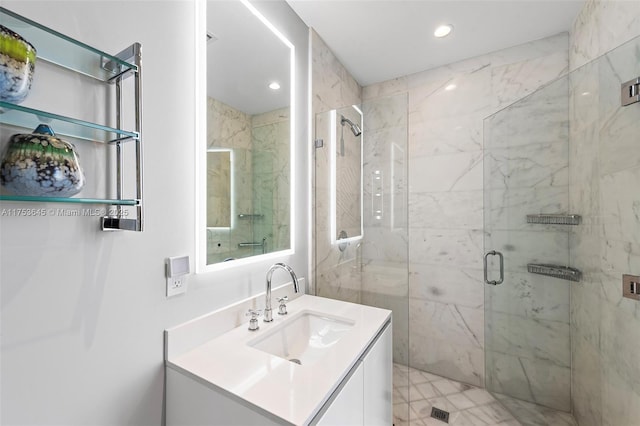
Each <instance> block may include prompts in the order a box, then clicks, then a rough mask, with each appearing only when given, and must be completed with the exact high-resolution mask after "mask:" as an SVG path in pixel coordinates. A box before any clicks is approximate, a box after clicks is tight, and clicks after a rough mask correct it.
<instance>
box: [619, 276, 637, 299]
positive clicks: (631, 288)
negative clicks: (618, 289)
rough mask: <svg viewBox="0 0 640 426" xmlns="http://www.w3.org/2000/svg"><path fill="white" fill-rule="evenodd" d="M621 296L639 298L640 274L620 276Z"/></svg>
mask: <svg viewBox="0 0 640 426" xmlns="http://www.w3.org/2000/svg"><path fill="white" fill-rule="evenodd" d="M622 296H623V297H627V298H629V299H635V300H640V276H638V275H626V274H625V275H623V276H622Z"/></svg>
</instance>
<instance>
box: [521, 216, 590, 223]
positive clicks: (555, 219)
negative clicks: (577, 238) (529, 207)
mask: <svg viewBox="0 0 640 426" xmlns="http://www.w3.org/2000/svg"><path fill="white" fill-rule="evenodd" d="M581 222H582V217H581V216H580V215H577V214H528V215H527V223H535V224H540V225H580V223H581Z"/></svg>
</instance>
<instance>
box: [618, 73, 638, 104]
mask: <svg viewBox="0 0 640 426" xmlns="http://www.w3.org/2000/svg"><path fill="white" fill-rule="evenodd" d="M621 91H622V100H621V103H622V106H627V105H631V104H635V103H636V102H640V77H638V78H635V79H633V80H629V81H627V82H626V83H622V89H621Z"/></svg>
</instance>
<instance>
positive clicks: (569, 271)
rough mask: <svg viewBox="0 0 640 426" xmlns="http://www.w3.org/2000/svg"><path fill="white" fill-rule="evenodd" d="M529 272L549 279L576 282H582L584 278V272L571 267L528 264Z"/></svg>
mask: <svg viewBox="0 0 640 426" xmlns="http://www.w3.org/2000/svg"><path fill="white" fill-rule="evenodd" d="M527 271H529V272H530V273H532V274H538V275H546V276H548V277H554V278H560V279H561V280H567V281H574V282H580V279H581V278H582V272H581V271H580V270H578V269H575V268H571V267H569V266H560V265H550V264H542V263H529V264H527Z"/></svg>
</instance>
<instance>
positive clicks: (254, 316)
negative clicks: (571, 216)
mask: <svg viewBox="0 0 640 426" xmlns="http://www.w3.org/2000/svg"><path fill="white" fill-rule="evenodd" d="M261 314H262V311H261V310H260V309H249V310H248V311H247V313H246V314H244V315H245V316H246V317H248V316H251V319H250V320H249V331H256V330H257V329H259V328H260V326H259V325H258V317H259V316H260V315H261Z"/></svg>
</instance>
